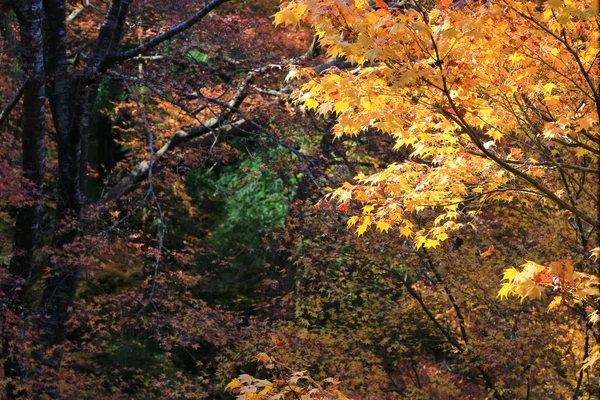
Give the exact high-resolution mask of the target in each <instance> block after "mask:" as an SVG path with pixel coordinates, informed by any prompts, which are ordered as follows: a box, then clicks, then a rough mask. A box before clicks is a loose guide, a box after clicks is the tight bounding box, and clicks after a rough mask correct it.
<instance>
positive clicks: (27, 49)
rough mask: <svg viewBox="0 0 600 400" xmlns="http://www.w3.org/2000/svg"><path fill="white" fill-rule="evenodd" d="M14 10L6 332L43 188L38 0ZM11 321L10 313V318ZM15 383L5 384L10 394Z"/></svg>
mask: <svg viewBox="0 0 600 400" xmlns="http://www.w3.org/2000/svg"><path fill="white" fill-rule="evenodd" d="M11 5H12V7H13V8H14V10H15V13H16V15H17V18H18V21H19V26H20V34H21V58H22V60H21V61H22V63H23V75H24V79H25V84H24V87H23V128H22V137H21V142H22V169H23V189H24V191H25V192H26V194H27V196H28V200H27V204H26V205H24V206H23V207H21V208H20V209H19V210H18V212H17V220H16V225H15V231H14V236H13V256H12V259H11V262H10V265H9V267H8V276H4V279H3V281H2V292H3V293H4V294H5V304H6V308H7V310H3V311H4V313H5V314H4V315H3V317H4V318H3V324H4V326H3V327H2V330H3V332H10V331H11V328H10V326H8V325H7V323H8V322H7V321H9V320H10V316H9V315H7V312H10V313H12V314H13V315H15V316H17V318H18V317H19V316H21V315H22V314H23V310H22V297H23V290H22V289H23V286H24V284H25V283H27V281H28V280H29V279H30V277H31V271H32V264H33V255H34V253H35V250H36V248H37V244H38V232H39V224H40V200H41V196H42V191H43V189H44V173H45V151H46V148H45V122H44V121H45V105H44V104H45V95H46V94H45V77H44V52H43V46H42V21H43V10H42V0H23V1H16V0H15V1H13V2H12V3H11ZM13 321H14V319H13ZM9 341H10V339H9V337H8V336H5V337H4V338H3V354H2V356H3V358H5V359H6V361H5V362H4V373H5V375H6V376H7V377H10V378H16V377H19V376H21V375H22V373H23V367H22V365H21V363H20V361H19V360H20V354H16V353H15V351H13V352H12V353H11V351H10V349H11V347H12V344H10V343H9ZM13 391H14V385H9V386H8V387H7V393H6V395H7V397H9V398H10V397H12V396H13Z"/></svg>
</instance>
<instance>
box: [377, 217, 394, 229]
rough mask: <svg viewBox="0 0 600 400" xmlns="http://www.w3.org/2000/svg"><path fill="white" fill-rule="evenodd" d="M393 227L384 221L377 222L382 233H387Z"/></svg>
mask: <svg viewBox="0 0 600 400" xmlns="http://www.w3.org/2000/svg"><path fill="white" fill-rule="evenodd" d="M391 227H392V226H391V225H390V224H388V223H387V222H386V221H384V220H383V219H380V220H379V221H377V229H379V230H380V231H381V232H387V231H388V230H389V229H390V228H391Z"/></svg>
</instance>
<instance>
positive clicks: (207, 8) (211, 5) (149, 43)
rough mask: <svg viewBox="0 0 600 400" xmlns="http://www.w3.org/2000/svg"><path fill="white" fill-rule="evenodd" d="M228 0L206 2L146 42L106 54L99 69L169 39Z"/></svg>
mask: <svg viewBox="0 0 600 400" xmlns="http://www.w3.org/2000/svg"><path fill="white" fill-rule="evenodd" d="M228 1H230V0H212V1H211V2H210V3H208V4H206V5H205V6H204V7H202V8H201V9H200V11H198V12H197V13H196V14H194V15H193V16H192V17H191V18H189V19H187V20H185V21H184V22H182V23H180V24H179V25H176V26H174V27H173V28H171V29H169V30H168V31H166V32H163V33H161V34H159V35H157V36H155V37H153V38H152V39H150V40H148V41H147V42H146V43H143V44H141V45H139V46H137V47H135V48H133V49H131V50H127V51H123V52H120V53H116V54H111V55H107V56H106V57H105V58H104V60H103V61H102V63H101V68H100V69H101V70H103V69H105V68H109V67H110V66H111V65H112V64H114V63H115V62H118V61H124V60H128V59H130V58H133V57H136V56H139V55H140V54H142V53H144V52H145V51H147V50H149V49H151V48H153V47H156V46H158V45H159V44H161V43H163V42H165V41H167V40H169V39H171V38H172V37H174V36H176V35H178V34H179V33H181V32H183V31H185V30H187V29H189V28H190V27H192V26H193V25H195V24H197V23H198V22H199V21H200V20H201V19H202V18H204V17H205V16H206V15H207V14H208V13H210V12H211V11H212V10H214V9H216V8H217V7H219V6H220V5H222V4H224V3H226V2H228Z"/></svg>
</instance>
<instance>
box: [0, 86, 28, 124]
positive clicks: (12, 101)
mask: <svg viewBox="0 0 600 400" xmlns="http://www.w3.org/2000/svg"><path fill="white" fill-rule="evenodd" d="M24 89H25V84H22V85H21V87H20V88H19V90H18V91H17V93H15V95H14V96H13V98H12V99H10V101H9V102H8V104H7V105H6V107H4V109H3V110H2V112H0V125H2V123H3V122H4V120H6V118H8V115H9V114H10V112H11V111H12V110H13V108H15V106H16V105H17V103H19V100H21V97H22V96H23V90H24Z"/></svg>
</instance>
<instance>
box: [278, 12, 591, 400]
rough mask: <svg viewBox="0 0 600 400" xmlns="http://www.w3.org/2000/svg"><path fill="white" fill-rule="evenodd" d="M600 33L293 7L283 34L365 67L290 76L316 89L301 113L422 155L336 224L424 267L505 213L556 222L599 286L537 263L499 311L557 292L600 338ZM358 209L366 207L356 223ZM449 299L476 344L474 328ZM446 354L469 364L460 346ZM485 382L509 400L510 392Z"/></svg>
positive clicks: (358, 194)
mask: <svg viewBox="0 0 600 400" xmlns="http://www.w3.org/2000/svg"><path fill="white" fill-rule="evenodd" d="M598 21H599V17H598V9H597V4H595V3H593V2H586V1H555V2H552V1H550V2H545V3H541V4H533V3H529V2H518V1H501V2H487V3H485V4H473V3H470V2H455V3H451V2H443V1H442V2H439V3H437V4H436V5H435V6H434V7H433V8H428V7H426V6H424V5H422V4H419V3H412V2H411V3H409V4H406V3H403V4H398V3H395V2H389V3H388V2H383V1H375V2H369V1H362V0H357V1H334V0H332V1H310V0H306V1H304V0H295V1H288V2H284V4H283V5H282V10H281V11H280V12H279V13H278V14H276V17H275V22H276V23H285V24H289V25H298V24H299V23H301V22H306V23H308V24H310V25H311V26H313V27H314V28H315V30H316V31H317V35H318V36H319V38H320V43H321V45H322V46H323V47H325V49H326V51H327V54H329V55H330V56H332V57H342V58H344V59H345V60H347V61H349V62H351V63H352V64H353V65H354V66H355V69H354V70H352V71H345V70H340V69H339V68H332V69H331V70H329V71H328V73H326V74H324V75H322V76H317V75H315V74H314V73H311V72H310V71H305V70H302V69H300V68H298V69H293V70H292V71H291V72H290V74H289V75H288V77H289V78H292V77H296V76H302V77H305V80H304V82H305V83H304V84H303V86H302V88H301V91H300V94H299V95H298V98H297V101H298V102H299V103H300V104H303V105H304V106H305V107H306V108H307V109H310V110H314V111H315V112H316V113H318V114H323V115H324V114H328V113H334V114H335V115H336V124H335V126H334V128H333V131H334V133H335V135H336V136H337V137H338V138H339V137H342V136H344V135H358V134H359V133H361V132H364V131H368V130H373V129H376V130H377V131H379V132H381V133H383V134H387V135H390V136H391V137H392V138H393V139H394V141H395V144H394V149H395V150H399V149H408V150H409V153H410V155H409V156H408V157H407V158H406V159H404V160H403V161H402V162H392V163H389V164H388V165H387V166H386V167H384V168H382V169H381V170H380V171H378V172H376V173H372V174H369V175H364V174H358V175H357V176H356V179H357V180H358V181H359V183H358V184H350V183H345V184H344V185H343V186H342V187H341V188H340V189H337V190H335V191H333V192H332V193H331V194H329V195H327V196H326V197H325V199H323V200H322V201H321V202H320V205H323V204H324V203H327V202H331V201H333V200H336V201H337V203H338V205H337V209H338V210H340V211H342V212H351V213H352V214H354V215H353V216H352V217H351V218H350V219H349V220H348V225H349V226H354V225H356V226H357V229H356V233H357V234H358V235H359V236H360V235H364V234H365V233H366V232H367V230H368V229H369V228H370V227H374V228H376V229H377V230H379V231H382V232H388V231H390V230H392V229H393V232H397V235H399V237H400V238H406V239H407V240H409V241H410V242H412V243H414V246H415V247H416V248H417V249H420V250H419V251H421V253H422V255H427V254H428V253H427V250H428V249H437V248H439V247H440V246H441V243H442V242H444V241H446V240H448V239H450V238H459V236H458V235H463V234H464V232H465V230H466V229H478V226H477V225H478V224H476V223H474V221H475V220H476V219H477V218H480V217H479V216H480V215H481V214H484V213H485V212H486V208H488V207H494V203H496V202H500V203H506V204H511V205H512V206H515V207H520V208H524V209H530V210H532V209H533V210H535V209H537V208H539V207H540V206H541V207H544V208H546V209H548V210H549V212H550V213H553V214H554V215H558V216H562V217H563V218H565V219H567V220H569V221H570V224H571V228H572V230H573V231H574V232H575V236H576V237H575V240H576V243H577V247H578V249H579V250H578V251H579V254H578V255H576V253H577V252H575V253H573V252H571V251H569V252H568V253H570V254H568V256H569V257H574V258H576V259H577V261H578V264H579V267H580V268H582V269H583V270H584V271H587V273H586V272H581V273H579V272H574V270H573V264H572V262H571V261H568V260H566V261H553V262H552V263H550V264H549V265H548V267H545V266H542V265H538V264H536V263H534V262H529V263H527V264H526V265H525V266H524V270H523V271H522V272H518V271H517V270H515V269H509V270H507V271H506V272H505V274H504V277H505V279H506V280H508V283H506V284H505V285H504V286H503V289H502V290H501V291H500V296H501V297H504V296H506V295H508V294H509V293H516V294H518V295H520V296H521V297H522V298H528V297H529V298H536V297H539V296H540V295H541V293H542V287H543V286H549V287H552V288H553V289H554V291H556V292H559V296H558V297H556V298H555V300H554V301H553V302H552V304H551V308H553V307H555V306H556V305H557V304H558V303H560V302H561V301H565V302H567V303H569V304H575V305H576V306H579V305H581V304H582V302H583V304H586V305H587V306H588V307H591V308H590V309H585V307H584V308H581V309H580V312H581V314H582V316H583V317H584V318H587V319H589V320H590V322H592V323H595V322H596V320H597V318H596V317H595V315H596V313H597V307H596V306H595V303H594V301H593V300H592V299H591V298H593V297H594V296H596V295H597V294H598V291H597V289H596V288H595V285H597V283H598V280H597V278H596V277H595V276H594V275H592V274H590V272H591V273H596V274H597V273H598V271H597V265H595V264H594V263H593V262H590V260H586V257H585V256H583V255H584V254H586V253H587V252H588V251H590V250H591V247H593V242H594V241H597V240H596V239H595V238H594V237H593V235H594V234H597V232H598V228H599V224H600V221H599V220H598V218H599V215H600V212H599V211H598V210H600V203H599V198H600V195H599V192H598V188H599V187H600V182H599V180H598V179H599V175H598V157H599V154H600V137H599V127H598V115H599V89H600V87H599V82H600V77H599V75H598V70H599V69H598V63H599V60H598V57H599V49H598V39H599V36H598V35H599V33H598V29H597V27H598ZM353 201H354V202H355V203H358V204H362V208H361V209H355V208H352V204H355V203H353ZM351 210H352V211H351ZM388 233H389V232H388ZM459 239H460V238H459ZM459 239H456V244H455V245H454V248H457V247H459V246H460V245H461V243H462V239H460V240H459ZM594 251H597V250H594ZM492 252H493V247H490V249H489V250H488V251H486V252H483V254H482V256H489V255H490V254H491V253H492ZM565 255H566V254H564V255H563V257H564V256H565ZM431 267H432V268H433V265H431ZM432 272H433V273H434V275H436V277H437V278H438V280H439V279H440V276H439V274H438V273H436V272H435V271H432ZM405 283H406V284H405V288H406V289H407V290H408V291H409V292H411V291H415V289H414V288H413V287H412V286H411V285H410V284H408V283H407V282H406V281H405ZM444 290H446V292H447V295H448V299H449V300H450V302H451V303H453V306H454V308H455V312H456V314H457V318H458V322H459V324H460V331H461V332H462V339H461V341H462V342H463V343H464V344H465V345H466V344H467V336H468V335H467V334H466V330H465V326H464V324H465V322H464V317H463V316H461V312H460V311H459V309H460V307H457V305H456V303H455V301H454V299H453V295H452V294H451V292H450V291H448V290H447V289H446V288H445V289H444ZM413 297H415V298H417V299H419V295H418V293H417V292H415V295H414V296H413ZM422 305H424V303H422ZM424 309H425V308H424ZM430 317H431V318H430V319H431V320H432V321H433V322H434V323H435V322H436V318H435V316H434V315H433V314H431V315H430ZM439 328H440V331H442V332H444V331H443V329H442V327H441V326H439ZM595 329H596V328H594V327H592V326H587V328H586V332H587V331H588V330H589V331H594V330H595ZM586 335H587V333H586ZM448 340H450V341H451V342H452V343H454V346H455V347H456V348H457V349H458V350H459V351H461V352H462V349H461V347H462V346H463V344H461V343H459V342H453V339H451V338H450V337H449V336H448ZM470 351H471V350H468V351H467V353H469V352H470ZM589 354H590V352H589V343H588V340H587V339H586V340H585V351H584V357H583V358H586V357H587V359H586V360H585V364H584V365H585V366H586V367H588V366H589V365H591V364H592V363H593V361H595V359H596V358H597V348H594V349H593V350H592V351H591V355H589ZM480 372H481V374H482V378H483V380H484V381H485V382H486V384H487V386H488V387H489V389H491V390H492V392H493V394H494V396H495V397H497V398H501V397H502V394H501V392H502V390H499V389H497V388H496V387H494V384H493V380H492V379H491V378H490V376H489V374H488V373H487V372H485V370H484V369H481V368H480ZM580 376H581V377H582V376H583V375H582V372H581V374H580ZM581 377H580V378H579V379H578V381H577V384H576V389H575V396H577V395H579V392H580V386H581Z"/></svg>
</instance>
